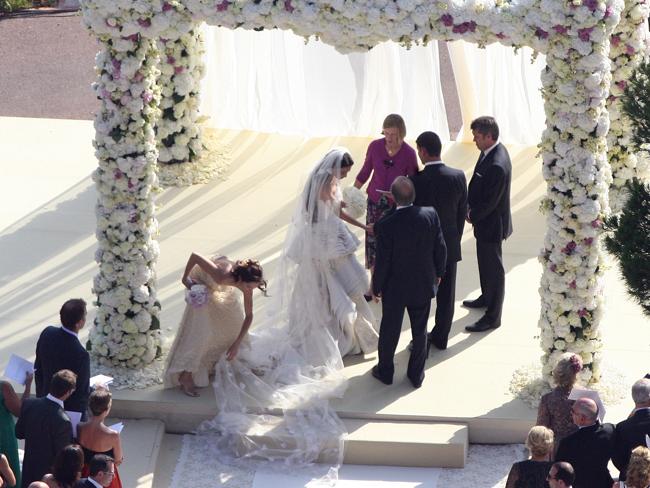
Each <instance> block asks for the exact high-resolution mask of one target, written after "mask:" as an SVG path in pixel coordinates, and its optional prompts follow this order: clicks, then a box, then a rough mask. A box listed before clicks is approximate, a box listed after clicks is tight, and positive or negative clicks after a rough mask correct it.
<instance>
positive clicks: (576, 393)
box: [569, 388, 605, 422]
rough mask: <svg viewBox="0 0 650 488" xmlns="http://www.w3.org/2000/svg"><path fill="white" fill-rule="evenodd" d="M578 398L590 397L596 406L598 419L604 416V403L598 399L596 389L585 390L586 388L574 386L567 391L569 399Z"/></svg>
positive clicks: (601, 419)
mask: <svg viewBox="0 0 650 488" xmlns="http://www.w3.org/2000/svg"><path fill="white" fill-rule="evenodd" d="M578 398H591V399H592V400H593V401H594V402H596V405H597V406H598V420H600V421H601V422H602V421H603V419H604V418H605V404H604V403H603V401H602V400H601V399H600V395H599V394H598V392H597V391H596V390H587V389H586V388H574V389H573V390H571V393H569V400H577V399H578Z"/></svg>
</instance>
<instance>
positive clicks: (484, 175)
mask: <svg viewBox="0 0 650 488" xmlns="http://www.w3.org/2000/svg"><path fill="white" fill-rule="evenodd" d="M511 177H512V165H511V163H510V156H509V155H508V151H507V150H506V148H505V146H504V145H503V144H501V143H499V144H497V145H496V147H495V148H494V149H492V151H490V152H489V153H488V155H487V156H485V158H483V161H481V162H480V163H478V164H477V165H476V168H475V169H474V174H473V176H472V179H471V180H470V182H469V189H468V192H467V200H468V204H469V211H470V214H469V217H470V220H471V221H472V224H473V225H474V237H476V239H477V240H480V241H485V242H495V243H496V242H501V241H502V240H503V239H507V238H508V236H510V234H512V216H511V215H510V180H511Z"/></svg>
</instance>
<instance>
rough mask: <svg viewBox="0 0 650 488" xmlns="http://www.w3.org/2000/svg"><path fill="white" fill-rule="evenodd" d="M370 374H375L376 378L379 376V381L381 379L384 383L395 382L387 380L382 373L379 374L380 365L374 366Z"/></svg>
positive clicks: (390, 383)
mask: <svg viewBox="0 0 650 488" xmlns="http://www.w3.org/2000/svg"><path fill="white" fill-rule="evenodd" d="M370 374H371V375H372V376H374V377H375V378H377V379H378V380H379V381H381V382H382V383H383V384H384V385H392V384H393V380H390V381H387V380H385V379H384V378H382V377H381V375H380V374H379V367H378V366H373V367H372V370H371V371H370Z"/></svg>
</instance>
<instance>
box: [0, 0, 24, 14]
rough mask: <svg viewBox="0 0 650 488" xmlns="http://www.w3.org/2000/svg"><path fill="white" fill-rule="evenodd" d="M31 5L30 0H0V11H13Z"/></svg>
mask: <svg viewBox="0 0 650 488" xmlns="http://www.w3.org/2000/svg"><path fill="white" fill-rule="evenodd" d="M31 6H32V0H0V12H13V11H14V10H19V9H21V8H29V7H31Z"/></svg>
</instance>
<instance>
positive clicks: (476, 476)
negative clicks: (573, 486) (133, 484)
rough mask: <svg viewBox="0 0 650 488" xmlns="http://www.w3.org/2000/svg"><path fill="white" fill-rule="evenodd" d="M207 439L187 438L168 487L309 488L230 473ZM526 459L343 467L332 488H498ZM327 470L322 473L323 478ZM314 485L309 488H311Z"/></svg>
mask: <svg viewBox="0 0 650 488" xmlns="http://www.w3.org/2000/svg"><path fill="white" fill-rule="evenodd" d="M208 441H209V437H204V436H194V435H185V436H183V448H182V451H181V455H180V457H179V460H178V465H177V466H176V469H175V471H174V478H173V480H172V483H171V486H203V487H208V488H212V487H224V488H307V487H308V484H309V481H310V480H311V479H312V477H313V473H314V472H313V471H311V470H310V471H309V472H301V471H300V470H296V469H295V468H291V473H290V474H288V473H286V472H283V471H286V470H283V469H282V468H281V467H279V468H278V469H277V470H273V471H269V470H264V471H262V470H259V471H254V470H252V469H247V468H241V467H233V466H230V465H227V464H223V463H221V462H220V461H219V460H218V456H217V454H216V453H215V452H214V451H213V450H212V449H211V447H210V445H209V442H208ZM525 458H526V451H525V449H524V447H523V445H521V444H506V445H485V444H472V445H470V447H469V455H468V458H467V464H466V465H465V468H464V469H443V468H401V467H392V466H357V465H344V466H342V467H341V470H340V472H339V479H338V482H337V483H336V485H335V486H336V488H371V487H373V488H375V487H377V488H416V487H417V488H437V487H438V486H440V487H446V486H458V487H463V486H466V487H470V486H471V487H472V488H501V487H504V486H505V482H506V478H507V476H508V472H509V470H510V467H511V466H512V464H513V463H515V462H517V461H521V460H523V459H525ZM324 472H325V470H323V474H324ZM312 486H313V485H310V486H309V488H311V487H312Z"/></svg>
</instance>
